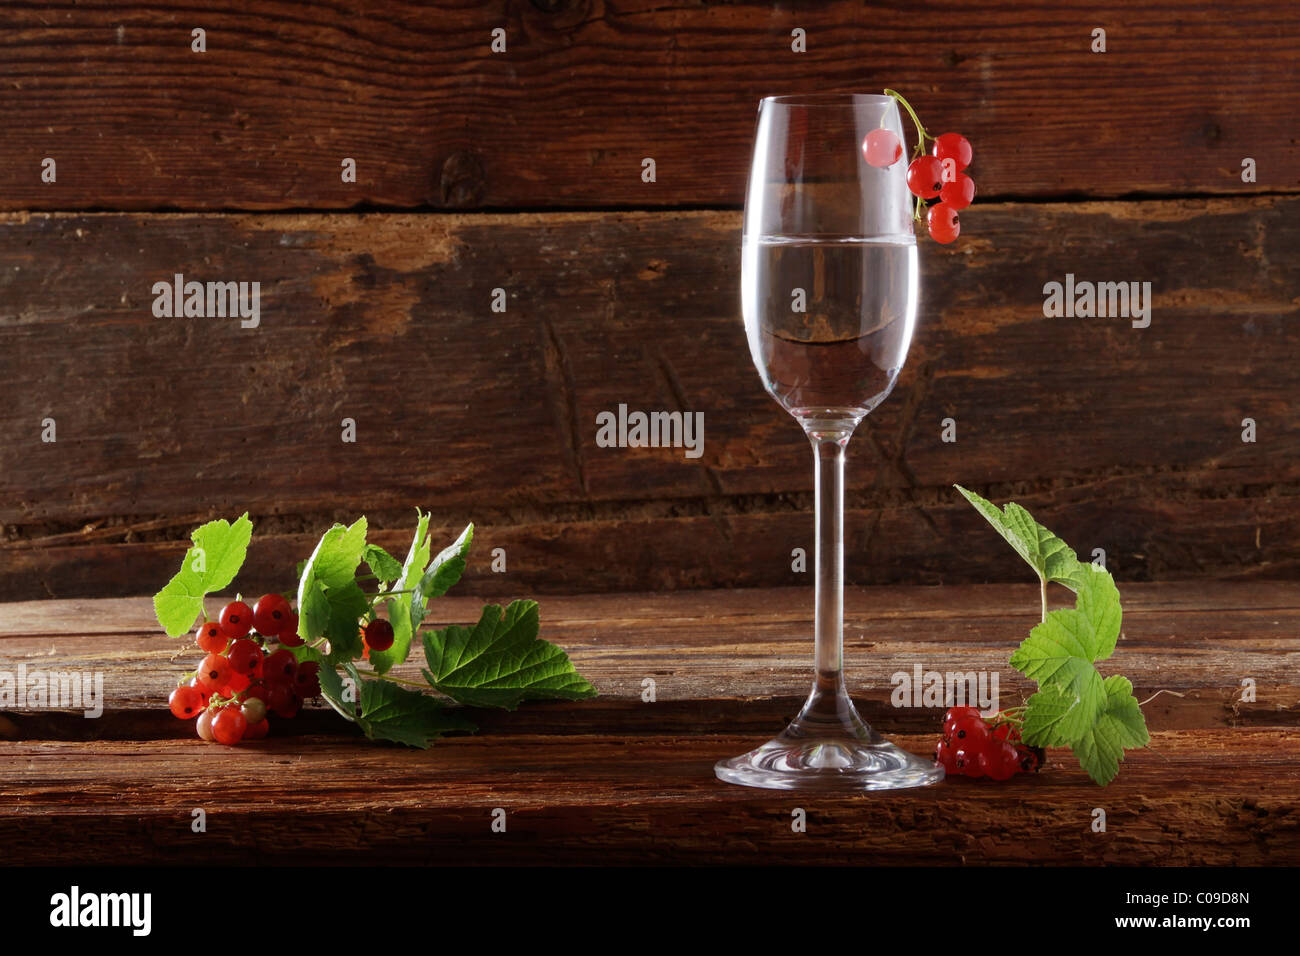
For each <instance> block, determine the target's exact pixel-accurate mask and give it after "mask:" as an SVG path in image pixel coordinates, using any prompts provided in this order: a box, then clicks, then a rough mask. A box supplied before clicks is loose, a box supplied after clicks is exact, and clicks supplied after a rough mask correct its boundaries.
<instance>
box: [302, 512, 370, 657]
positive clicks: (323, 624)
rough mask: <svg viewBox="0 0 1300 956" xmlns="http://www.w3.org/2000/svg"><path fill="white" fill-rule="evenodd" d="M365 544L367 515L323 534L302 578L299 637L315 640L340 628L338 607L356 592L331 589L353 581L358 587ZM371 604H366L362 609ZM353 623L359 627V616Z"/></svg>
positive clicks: (345, 585)
mask: <svg viewBox="0 0 1300 956" xmlns="http://www.w3.org/2000/svg"><path fill="white" fill-rule="evenodd" d="M365 547H366V519H365V517H364V516H362V517H360V518H358V519H357V520H356V521H355V522H354V523H353V524H352V526H351V527H345V526H343V525H341V524H336V525H334V527H332V528H330V529H329V530H328V531H326V532H325V534H324V535H323V536H322V537H321V539H320V542H319V543H318V544H317V545H316V550H315V551H313V552H312V555H311V557H310V558H308V559H307V564H306V566H305V567H304V568H303V569H302V577H301V579H300V580H299V581H298V636H299V637H302V638H303V639H304V640H308V641H311V640H315V639H316V638H318V637H320V636H321V635H322V634H325V633H327V632H329V631H331V630H333V631H335V632H336V633H337V632H338V623H337V621H336V619H335V618H336V611H335V607H336V605H339V604H342V603H343V602H344V601H348V600H350V599H351V597H352V595H351V594H348V595H340V596H339V597H338V598H337V599H335V598H332V597H331V596H330V594H329V591H330V590H331V589H345V588H347V587H348V586H349V585H351V586H352V587H354V588H355V587H356V574H357V565H359V564H360V563H361V556H362V554H363V553H364V551H365ZM368 607H369V605H368V604H367V608H368ZM367 608H363V609H362V612H361V613H364V612H365V610H366V609H367ZM358 616H359V615H358ZM352 624H353V630H355V629H356V618H353V620H352ZM353 637H354V638H355V635H353ZM345 643H346V640H345ZM358 653H360V652H359V651H358Z"/></svg>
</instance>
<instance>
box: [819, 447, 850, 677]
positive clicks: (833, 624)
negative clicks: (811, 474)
mask: <svg viewBox="0 0 1300 956" xmlns="http://www.w3.org/2000/svg"><path fill="white" fill-rule="evenodd" d="M811 437H812V442H813V453H814V458H815V461H816V472H817V478H816V480H817V558H816V561H817V610H816V624H815V625H814V630H815V633H816V635H817V650H816V664H817V683H818V685H820V686H821V687H822V689H823V690H831V691H836V690H838V689H839V688H840V687H842V686H843V683H844V675H843V655H844V457H845V450H844V448H845V445H847V444H848V441H849V436H848V435H844V436H843V437H842V438H840V437H817V436H811ZM828 684H829V686H827V685H828Z"/></svg>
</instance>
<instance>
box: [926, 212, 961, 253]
mask: <svg viewBox="0 0 1300 956" xmlns="http://www.w3.org/2000/svg"><path fill="white" fill-rule="evenodd" d="M929 223H930V238H931V239H933V240H934V241H935V242H942V243H943V244H944V245H947V244H948V243H950V242H955V241H956V239H957V237H958V236H959V235H960V234H961V220H960V219H958V218H957V210H955V209H953V208H952V207H951V206H949V205H948V204H947V203H942V202H941V203H939V204H937V205H934V206H931V207H930V214H929Z"/></svg>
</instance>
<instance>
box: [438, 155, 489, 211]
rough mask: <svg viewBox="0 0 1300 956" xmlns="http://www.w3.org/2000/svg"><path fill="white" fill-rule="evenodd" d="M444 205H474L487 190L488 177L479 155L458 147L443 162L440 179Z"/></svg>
mask: <svg viewBox="0 0 1300 956" xmlns="http://www.w3.org/2000/svg"><path fill="white" fill-rule="evenodd" d="M439 189H440V191H441V194H442V203H443V205H444V206H474V205H477V204H478V203H479V202H480V201H481V200H482V199H483V194H484V193H486V192H487V177H486V176H485V175H484V172H483V163H482V161H480V160H479V158H478V155H477V154H475V153H473V152H472V151H470V150H468V149H458V150H456V152H454V153H452V154H451V155H450V156H448V157H447V158H446V159H445V160H443V163H442V175H441V177H440V181H439Z"/></svg>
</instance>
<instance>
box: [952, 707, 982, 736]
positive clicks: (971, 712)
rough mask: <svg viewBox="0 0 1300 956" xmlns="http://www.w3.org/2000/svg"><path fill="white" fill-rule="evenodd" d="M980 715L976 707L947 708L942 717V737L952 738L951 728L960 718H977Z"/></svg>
mask: <svg viewBox="0 0 1300 956" xmlns="http://www.w3.org/2000/svg"><path fill="white" fill-rule="evenodd" d="M979 715H980V712H979V708H978V707H949V708H948V712H947V713H946V714H944V715H943V735H944V736H945V737H951V736H952V728H953V725H954V724H955V723H957V721H958V720H959V719H960V718H962V717H978V716H979Z"/></svg>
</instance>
